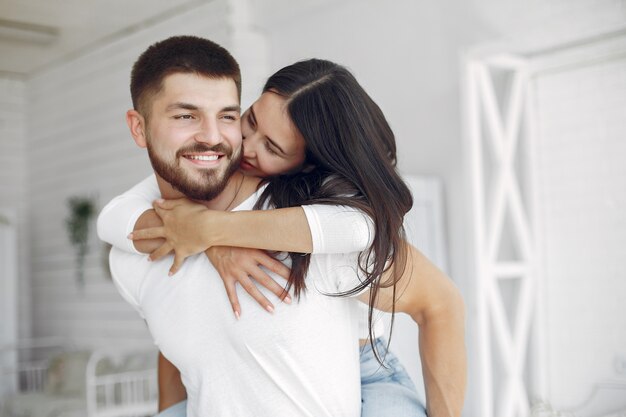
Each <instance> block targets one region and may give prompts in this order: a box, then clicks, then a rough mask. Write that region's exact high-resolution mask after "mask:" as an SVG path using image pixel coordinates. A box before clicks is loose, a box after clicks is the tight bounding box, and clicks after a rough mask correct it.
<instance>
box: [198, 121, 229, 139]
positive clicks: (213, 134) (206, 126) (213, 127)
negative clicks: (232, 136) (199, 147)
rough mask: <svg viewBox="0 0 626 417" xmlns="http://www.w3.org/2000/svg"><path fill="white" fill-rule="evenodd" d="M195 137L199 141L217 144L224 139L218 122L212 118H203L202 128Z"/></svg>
mask: <svg viewBox="0 0 626 417" xmlns="http://www.w3.org/2000/svg"><path fill="white" fill-rule="evenodd" d="M194 139H195V140H196V141H197V142H203V143H210V144H213V145H214V144H217V143H220V142H221V141H222V134H221V132H220V129H219V127H218V125H217V122H215V121H211V120H203V121H202V124H201V125H200V130H199V131H198V132H197V133H196V134H195V136H194Z"/></svg>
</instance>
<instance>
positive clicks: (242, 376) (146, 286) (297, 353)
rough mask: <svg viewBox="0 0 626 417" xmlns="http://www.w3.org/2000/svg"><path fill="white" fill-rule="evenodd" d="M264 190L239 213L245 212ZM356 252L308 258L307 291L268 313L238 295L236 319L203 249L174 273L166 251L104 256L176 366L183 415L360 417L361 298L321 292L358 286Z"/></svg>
mask: <svg viewBox="0 0 626 417" xmlns="http://www.w3.org/2000/svg"><path fill="white" fill-rule="evenodd" d="M261 191H262V190H259V191H258V192H257V193H255V194H254V195H253V196H251V197H250V198H249V199H248V200H246V201H245V202H244V203H243V204H241V205H240V206H239V207H237V209H236V210H250V209H252V207H253V205H254V203H255V202H256V200H257V198H258V196H259V195H260V192H261ZM357 255H358V254H357V253H351V254H323V255H312V256H311V263H310V266H309V271H308V274H307V278H306V279H307V281H306V282H307V291H306V292H305V293H304V295H303V296H302V297H301V299H300V300H299V301H295V300H294V303H293V304H292V305H286V304H283V303H275V311H274V313H273V314H268V313H267V312H266V311H265V310H263V309H262V308H261V307H260V306H259V305H258V304H257V303H256V301H254V300H253V299H252V298H251V297H246V296H243V293H242V291H240V294H239V295H240V302H241V306H242V312H243V313H242V316H241V318H240V320H239V321H237V320H236V319H235V318H234V316H233V314H232V310H231V307H230V303H229V301H228V298H227V296H226V292H225V291H224V288H223V284H222V281H221V279H219V277H218V273H217V271H216V270H215V269H214V268H213V266H212V265H211V263H210V262H209V261H208V259H207V258H206V256H204V254H201V255H196V256H193V257H190V258H188V259H187V260H186V262H185V264H184V265H183V267H182V269H181V270H180V271H179V272H178V273H177V274H176V275H175V276H174V277H168V276H167V272H168V270H169V267H170V265H171V263H172V257H171V256H168V257H166V258H164V259H162V260H160V261H155V262H148V261H147V258H146V257H145V256H139V255H136V254H131V253H128V252H124V251H122V250H119V249H115V248H114V249H113V250H112V251H111V259H110V260H111V272H112V275H113V278H114V282H115V284H116V286H117V287H118V289H119V291H120V293H121V294H122V295H123V297H124V298H125V299H126V300H127V301H128V302H129V303H130V304H131V305H133V307H135V309H136V310H137V311H138V312H139V314H140V315H141V316H142V317H143V318H144V319H145V320H146V322H147V324H148V327H149V328H150V332H151V333H152V336H153V338H154V340H155V343H156V345H157V346H158V348H159V349H160V350H161V352H162V353H163V354H164V355H165V357H167V358H168V359H169V360H170V361H171V362H172V363H173V364H174V365H175V366H176V367H177V368H178V369H179V370H180V371H181V376H182V380H183V383H184V385H185V388H186V389H187V395H188V406H187V407H188V408H187V413H188V416H189V417H205V416H212V417H221V416H223V417H238V416H241V417H249V416H255V417H264V416H267V417H280V416H285V417H293V416H311V417H323V416H328V417H331V416H332V417H340V416H346V417H348V416H354V417H357V416H359V415H360V412H361V403H360V379H359V347H358V316H359V309H358V304H359V303H358V302H357V301H356V300H355V299H351V298H346V297H330V296H328V295H325V294H327V293H337V292H340V291H345V290H347V289H350V288H353V287H355V286H356V285H357V284H358V277H357V273H356V259H357ZM272 277H273V278H274V279H275V280H276V281H278V282H279V283H281V284H284V283H285V281H284V280H283V279H282V278H281V277H279V276H277V275H274V274H272ZM260 289H261V291H263V292H264V293H265V295H266V296H267V297H268V298H270V299H271V297H273V295H272V294H270V293H269V291H266V290H265V289H264V288H260ZM238 290H239V288H238Z"/></svg>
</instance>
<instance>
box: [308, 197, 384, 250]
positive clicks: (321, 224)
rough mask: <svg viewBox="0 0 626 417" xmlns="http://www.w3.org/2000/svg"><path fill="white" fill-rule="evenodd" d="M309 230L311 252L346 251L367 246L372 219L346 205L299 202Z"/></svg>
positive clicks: (369, 240) (362, 248) (369, 243)
mask: <svg viewBox="0 0 626 417" xmlns="http://www.w3.org/2000/svg"><path fill="white" fill-rule="evenodd" d="M302 209H303V210H304V214H305V215H306V218H307V221H308V223H309V229H310V230H311V237H312V239H313V252H312V253H315V254H322V253H349V252H361V251H363V250H365V249H367V248H368V247H369V246H370V245H371V243H372V240H373V239H374V224H373V223H372V219H371V218H370V217H369V216H368V215H367V214H365V213H363V212H362V211H360V210H358V209H356V208H353V207H349V206H332V205H327V204H312V205H307V206H302Z"/></svg>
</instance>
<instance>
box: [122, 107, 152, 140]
mask: <svg viewBox="0 0 626 417" xmlns="http://www.w3.org/2000/svg"><path fill="white" fill-rule="evenodd" d="M126 124H128V129H130V134H131V135H132V136H133V139H134V140H135V143H136V144H137V146H139V147H140V148H145V147H147V146H148V144H147V140H146V119H144V117H143V116H142V115H141V114H139V112H138V111H137V110H128V111H127V112H126Z"/></svg>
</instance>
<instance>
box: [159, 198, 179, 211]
mask: <svg viewBox="0 0 626 417" xmlns="http://www.w3.org/2000/svg"><path fill="white" fill-rule="evenodd" d="M183 200H185V199H184V198H176V199H173V200H164V199H162V198H159V199H158V200H154V202H153V203H152V207H154V209H155V210H156V209H159V208H161V209H165V210H171V209H173V208H174V207H177V206H179V205H181V204H183Z"/></svg>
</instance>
